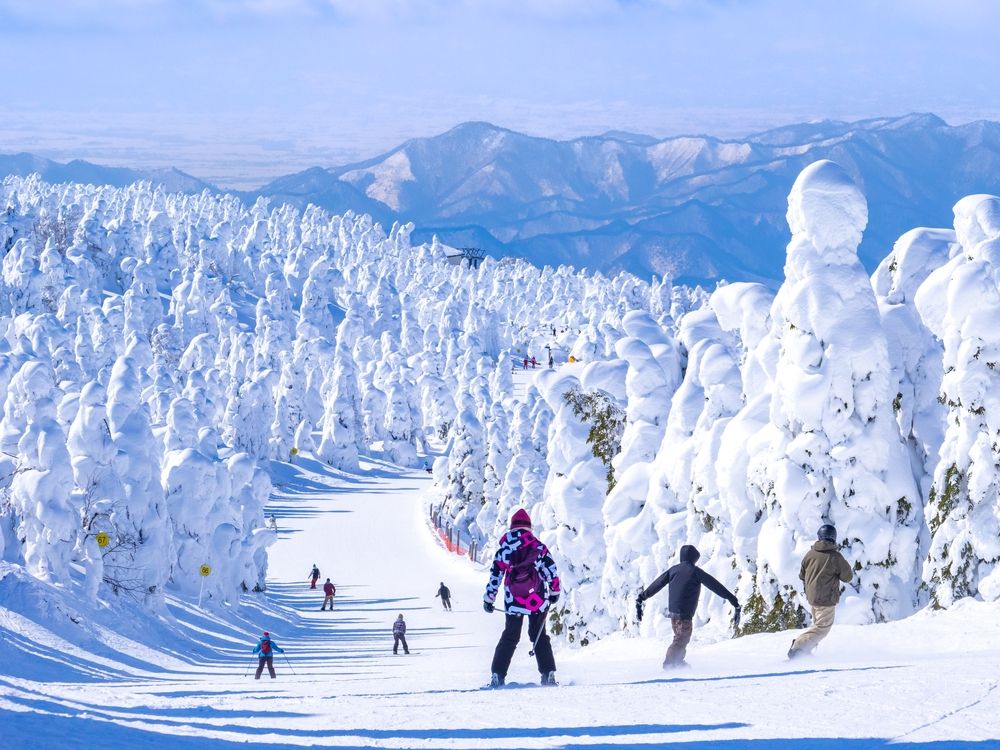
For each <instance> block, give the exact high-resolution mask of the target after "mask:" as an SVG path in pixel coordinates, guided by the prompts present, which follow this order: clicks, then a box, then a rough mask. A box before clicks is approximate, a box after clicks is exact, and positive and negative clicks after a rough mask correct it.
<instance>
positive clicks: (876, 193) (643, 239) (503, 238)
mask: <svg viewBox="0 0 1000 750" xmlns="http://www.w3.org/2000/svg"><path fill="white" fill-rule="evenodd" d="M824 158H825V159H833V160H834V161H837V162H838V163H840V164H841V165H842V166H843V167H844V168H845V169H846V170H847V171H848V172H850V173H851V175H852V176H853V177H854V178H855V179H857V180H858V181H859V183H860V184H861V185H862V186H863V187H864V190H865V193H866V194H867V196H868V201H869V211H870V221H869V228H868V231H867V232H866V233H865V239H864V242H863V243H862V245H861V251H860V252H861V257H862V260H863V261H864V262H865V264H866V266H868V267H869V268H874V266H875V265H876V264H877V263H878V261H879V260H881V259H882V258H883V257H884V256H885V255H886V254H887V253H888V251H889V249H890V247H891V246H892V243H893V242H894V241H895V239H896V238H897V237H898V236H899V235H900V234H902V233H903V232H905V231H906V230H908V229H910V228H912V227H913V226H916V225H918V224H924V225H926V224H928V223H931V224H936V225H941V226H950V224H951V220H952V217H951V207H952V205H954V203H955V202H956V201H957V200H958V199H959V198H961V197H962V196H964V195H967V194H970V193H979V192H992V193H997V192H1000V124H998V123H994V122H987V121H980V122H974V123H970V124H967V125H962V126H957V127H952V126H949V125H948V124H947V123H946V122H944V121H943V120H941V119H940V118H938V117H936V116H934V115H929V114H916V115H907V116H905V117H897V118H882V119H874V120H863V121H860V122H849V123H848V122H837V121H824V122H816V123H805V124H797V125H789V126H786V127H781V128H776V129H774V130H768V131H766V132H763V133H758V134H756V135H752V136H749V137H747V138H745V139H742V140H719V139H716V138H711V137H707V136H684V137H675V138H666V139H663V140H658V139H656V138H652V137H650V136H645V135H640V134H634V133H625V132H617V131H616V132H609V133H605V134H603V135H599V136H591V137H585V138H577V139H574V140H569V141H556V140H550V139H547V138H536V137H532V136H527V135H524V134H521V133H516V132H513V131H511V130H505V129H503V128H498V127H496V126H494V125H490V124H488V123H481V122H470V123H465V124H463V125H459V126H457V127H455V128H453V129H452V130H449V131H448V132H447V133H444V134H442V135H439V136H435V137H432V138H416V139H413V140H409V141H407V142H405V143H403V144H402V145H400V146H398V147H397V148H395V149H392V150H391V151H388V152H386V153H384V154H382V155H380V156H377V157H375V158H373V159H369V160H367V161H363V162H359V163H356V164H348V165H345V166H341V167H331V168H319V167H315V168H312V169H308V170H306V171H304V172H299V173H296V174H292V175H288V176H286V177H282V178H279V179H277V180H274V181H272V182H270V183H268V184H267V185H264V186H263V187H262V188H260V189H259V190H257V191H250V192H246V193H242V194H241V195H242V196H243V197H244V198H246V199H248V200H252V199H255V198H256V197H257V196H259V195H264V196H270V197H273V198H275V199H278V200H282V201H289V202H292V203H295V204H298V205H304V204H305V203H309V202H311V203H315V204H317V205H320V206H322V207H324V208H327V209H330V210H332V211H335V212H343V211H345V210H347V209H353V210H355V211H362V212H367V213H370V214H372V215H373V216H374V217H375V218H376V219H378V220H379V221H382V222H384V223H386V224H390V223H391V222H392V221H395V220H397V219H402V220H406V221H413V222H414V223H415V224H416V225H417V231H416V233H415V235H414V237H415V239H417V240H423V239H429V238H430V237H431V235H432V234H437V235H438V236H439V237H440V239H441V241H442V242H445V243H447V244H449V245H456V246H464V245H474V246H478V247H482V248H484V249H485V250H487V252H489V253H490V254H492V255H495V256H502V255H517V256H521V257H525V258H527V259H529V260H531V261H532V262H534V263H538V264H559V263H569V264H573V265H576V266H583V267H587V268H590V269H593V270H599V271H602V272H605V273H614V272H617V271H619V270H627V271H632V272H634V273H637V274H640V275H643V276H648V275H650V274H654V273H655V274H658V275H670V276H672V277H673V278H675V279H676V280H678V281H684V282H702V283H713V282H714V281H716V280H718V279H719V278H728V279H731V280H735V279H740V280H743V279H758V280H765V281H769V280H775V279H778V278H780V277H781V275H782V266H783V263H784V248H785V244H786V242H787V239H788V230H787V227H786V224H785V218H784V216H785V208H786V204H785V196H786V195H787V193H788V190H789V188H790V187H791V184H792V181H793V180H794V179H795V176H796V174H797V173H798V172H799V171H800V170H801V169H802V168H803V167H804V166H806V165H807V164H809V163H810V162H813V161H815V160H817V159H824ZM12 160H13V161H12ZM34 163H37V164H40V165H41V166H42V167H43V168H42V169H39V168H37V167H36V168H31V166H32V164H34ZM10 164H13V167H11V166H9V165H10ZM31 171H39V172H41V174H42V176H43V177H45V178H46V179H47V180H57V181H62V180H78V181H87V182H108V183H109V184H115V185H120V184H125V183H126V182H129V181H132V180H133V179H149V180H153V181H155V182H162V183H163V184H164V185H166V186H167V187H169V188H170V189H172V190H185V191H200V190H202V189H204V188H206V187H210V186H208V185H206V184H205V183H203V182H201V181H200V180H197V179H196V178H194V177H191V176H189V175H185V174H184V173H182V172H178V171H176V170H159V171H156V172H139V171H136V170H127V169H110V168H105V167H97V166H95V165H91V164H87V163H86V162H71V163H70V164H67V165H57V164H55V163H54V162H49V161H48V160H39V159H37V158H36V157H31V156H27V155H19V156H16V157H5V156H0V174H3V173H5V172H6V173H10V172H15V173H18V174H25V173H26V172H31Z"/></svg>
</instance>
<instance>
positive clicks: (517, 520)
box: [510, 508, 531, 529]
mask: <svg viewBox="0 0 1000 750" xmlns="http://www.w3.org/2000/svg"><path fill="white" fill-rule="evenodd" d="M510 527H511V528H512V529H530V528H531V516H529V515H528V511H526V510H525V509H524V508H520V509H519V510H518V511H517V513H515V514H514V515H513V516H512V517H511V519H510Z"/></svg>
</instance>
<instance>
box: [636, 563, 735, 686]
mask: <svg viewBox="0 0 1000 750" xmlns="http://www.w3.org/2000/svg"><path fill="white" fill-rule="evenodd" d="M699 557H701V553H700V552H698V550H697V549H695V547H694V545H692V544H685V545H684V546H683V547H681V561H680V562H679V563H678V564H677V565H674V566H673V567H672V568H670V569H669V570H668V571H667V572H666V573H663V574H662V575H661V576H660V577H659V578H657V579H656V580H655V581H653V582H652V583H651V584H649V586H647V587H646V589H645V590H644V591H642V592H640V594H639V596H638V597H636V600H635V613H636V617H637V618H638V619H639V620H642V604H643V602H644V601H646V600H647V599H649V597H651V596H653V595H655V594H657V593H658V592H659V591H660V590H661V589H662V588H663V587H664V586H666V585H667V584H668V583H669V584H670V588H669V589H668V591H667V594H668V606H669V609H668V612H667V614H668V615H669V617H670V621H671V625H672V626H673V631H674V640H673V643H671V644H670V647H669V648H668V649H667V655H666V658H664V660H663V668H664V669H670V668H672V667H681V666H684V665H685V664H686V663H687V662H685V661H684V656H685V655H686V654H687V645H688V643H690V641H691V634H692V632H693V631H694V623H693V620H694V613H695V610H697V609H698V598H699V597H700V596H701V587H702V586H706V587H707V588H708V590H709V591H711V592H712V593H714V594H718V595H719V596H721V597H722V598H723V599H726V600H728V601H729V603H730V604H732V605H733V607H734V608H735V609H736V612H735V613H734V614H733V626H734V627H739V624H740V603H739V601H738V600H737V599H736V597H735V596H733V593H732V592H731V591H730V590H729V589H727V588H726V587H725V586H723V585H722V584H721V583H719V582H718V581H717V580H715V579H714V578H712V576H710V575H709V574H708V573H706V572H705V571H704V570H702V569H701V568H699V567H698V566H697V565H695V563H696V562H698V558H699Z"/></svg>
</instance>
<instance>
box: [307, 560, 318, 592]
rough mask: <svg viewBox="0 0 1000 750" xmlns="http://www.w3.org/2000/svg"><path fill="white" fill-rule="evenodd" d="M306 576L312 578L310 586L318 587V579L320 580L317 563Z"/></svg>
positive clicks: (312, 587)
mask: <svg viewBox="0 0 1000 750" xmlns="http://www.w3.org/2000/svg"><path fill="white" fill-rule="evenodd" d="M306 577H307V578H311V579H312V584H310V586H309V588H311V589H314V588H316V581H318V580H319V568H317V567H316V563H313V569H312V570H310V571H309V575H308V576H306Z"/></svg>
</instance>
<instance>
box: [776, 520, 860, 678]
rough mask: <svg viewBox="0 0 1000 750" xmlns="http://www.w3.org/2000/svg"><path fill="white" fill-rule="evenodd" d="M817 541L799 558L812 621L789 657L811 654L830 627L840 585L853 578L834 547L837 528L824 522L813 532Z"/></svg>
mask: <svg viewBox="0 0 1000 750" xmlns="http://www.w3.org/2000/svg"><path fill="white" fill-rule="evenodd" d="M816 537H817V541H816V543H815V544H813V546H812V549H811V550H809V551H808V552H806V556H805V557H803V558H802V567H801V568H800V570H799V578H801V579H802V581H803V582H804V583H805V588H806V599H807V600H808V602H809V606H810V607H812V617H813V624H812V627H811V628H809V629H807V630H806V631H805V632H804V633H803V634H802V635H800V636H799V637H798V638H796V639H795V640H794V641H792V646H791V648H789V649H788V658H789V659H794V658H795V657H796V656H801V655H803V654H811V653H812V652H813V649H815V648H816V646H817V644H818V643H819V642H820V641H821V640H823V639H824V638H826V636H827V635H829V633H830V628H832V627H833V618H834V614H835V613H836V611H837V602H839V601H840V584H841V582H843V583H848V582H849V581H850V580H851V579H852V578H854V571H852V570H851V564H850V563H849V562H847V560H845V559H844V556H843V555H842V554H840V552H839V551H838V550H837V529H836V528H835V527H834V526H832V525H830V524H828V523H827V524H823V525H822V526H820V527H819V531H818V532H816Z"/></svg>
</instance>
